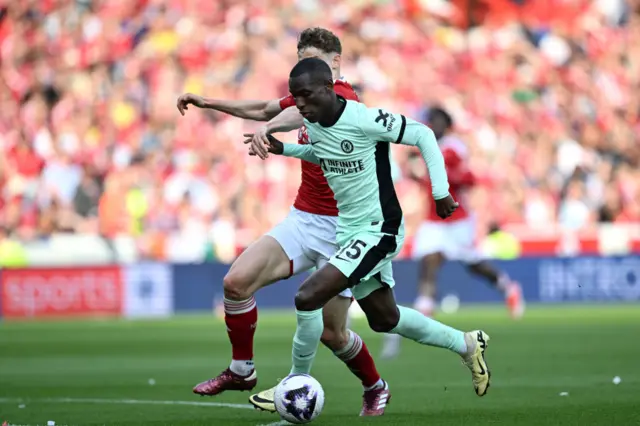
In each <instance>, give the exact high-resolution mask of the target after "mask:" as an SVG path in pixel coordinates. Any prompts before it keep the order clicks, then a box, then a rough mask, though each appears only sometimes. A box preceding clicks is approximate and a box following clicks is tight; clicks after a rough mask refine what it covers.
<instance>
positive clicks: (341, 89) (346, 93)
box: [333, 77, 360, 101]
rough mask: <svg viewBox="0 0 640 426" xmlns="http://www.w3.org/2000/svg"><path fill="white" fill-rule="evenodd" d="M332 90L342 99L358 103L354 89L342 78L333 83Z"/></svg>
mask: <svg viewBox="0 0 640 426" xmlns="http://www.w3.org/2000/svg"><path fill="white" fill-rule="evenodd" d="M333 90H335V92H336V93H337V94H338V95H340V96H342V97H343V98H345V99H347V100H351V101H359V100H360V98H359V97H358V94H357V93H356V91H355V89H354V88H353V86H352V85H351V83H349V82H348V81H347V80H346V79H345V78H344V77H340V78H339V79H337V80H336V81H335V82H334V83H333Z"/></svg>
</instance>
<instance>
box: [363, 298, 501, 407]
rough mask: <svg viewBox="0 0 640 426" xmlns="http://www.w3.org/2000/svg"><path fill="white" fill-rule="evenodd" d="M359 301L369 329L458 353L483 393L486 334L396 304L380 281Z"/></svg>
mask: <svg viewBox="0 0 640 426" xmlns="http://www.w3.org/2000/svg"><path fill="white" fill-rule="evenodd" d="M359 302H360V306H362V310H363V311H364V312H365V314H366V315H367V320H368V321H369V326H370V327H371V329H372V330H374V331H377V332H379V333H395V334H399V335H401V336H403V337H406V338H408V339H411V340H413V341H415V342H417V343H420V344H423V345H428V346H435V347H439V348H444V349H449V350H451V351H453V352H455V353H457V354H458V355H460V356H461V357H462V360H463V363H464V364H465V365H466V366H467V367H468V368H469V370H470V371H471V378H472V382H473V386H474V389H475V391H476V394H477V395H478V396H484V395H485V394H486V392H487V389H488V388H489V384H490V379H491V373H490V372H489V368H488V367H487V364H486V361H485V359H484V352H485V349H486V347H487V342H488V341H489V336H488V335H487V334H485V333H484V332H483V331H479V330H476V331H472V332H469V333H464V332H462V331H460V330H456V329H454V328H452V327H449V326H447V325H444V324H442V323H440V322H438V321H435V320H433V319H431V318H429V317H426V316H424V315H422V314H421V313H420V312H418V311H416V310H414V309H410V308H405V307H403V306H397V305H396V302H395V298H394V295H393V290H392V289H391V288H389V287H386V286H384V285H383V287H381V288H379V289H377V290H375V291H373V292H372V293H371V294H369V295H368V296H367V297H365V298H363V299H361V300H360V301H359Z"/></svg>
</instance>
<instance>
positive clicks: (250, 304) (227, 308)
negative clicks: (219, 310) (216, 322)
mask: <svg viewBox="0 0 640 426" xmlns="http://www.w3.org/2000/svg"><path fill="white" fill-rule="evenodd" d="M255 307H256V299H255V297H253V296H251V297H250V298H248V299H245V300H230V299H227V298H226V297H225V298H224V312H225V313H226V314H229V315H240V314H246V313H247V312H249V311H251V310H253V309H255Z"/></svg>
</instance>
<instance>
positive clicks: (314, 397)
mask: <svg viewBox="0 0 640 426" xmlns="http://www.w3.org/2000/svg"><path fill="white" fill-rule="evenodd" d="M273 402H274V403H275V406H276V411H277V412H278V414H280V417H281V418H282V419H283V420H286V421H288V422H289V423H294V424H304V423H309V422H312V421H313V420H315V419H316V418H317V417H318V416H319V415H320V413H321V412H322V408H323V407H324V390H323V389H322V385H320V383H319V382H318V381H317V380H316V379H314V378H313V377H311V376H309V375H308V374H291V375H289V376H287V377H286V378H285V379H284V380H282V381H281V382H280V383H279V384H278V386H276V391H275V395H274V401H273Z"/></svg>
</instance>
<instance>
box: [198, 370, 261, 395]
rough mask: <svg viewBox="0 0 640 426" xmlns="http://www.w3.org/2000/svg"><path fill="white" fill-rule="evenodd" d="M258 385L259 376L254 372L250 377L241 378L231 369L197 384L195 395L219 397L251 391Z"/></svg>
mask: <svg viewBox="0 0 640 426" xmlns="http://www.w3.org/2000/svg"><path fill="white" fill-rule="evenodd" d="M256 384H258V375H257V374H256V370H253V371H252V372H251V374H249V375H248V376H241V375H239V374H236V373H234V372H233V371H231V370H230V369H228V368H227V369H226V370H224V371H223V372H222V373H220V374H219V375H218V376H217V377H214V378H213V379H209V380H207V381H206V382H202V383H199V384H197V385H196V386H195V387H194V388H193V393H197V394H198V395H209V396H213V395H218V394H219V393H222V392H224V391H228V390H230V391H250V390H252V389H253V388H254V387H256Z"/></svg>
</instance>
